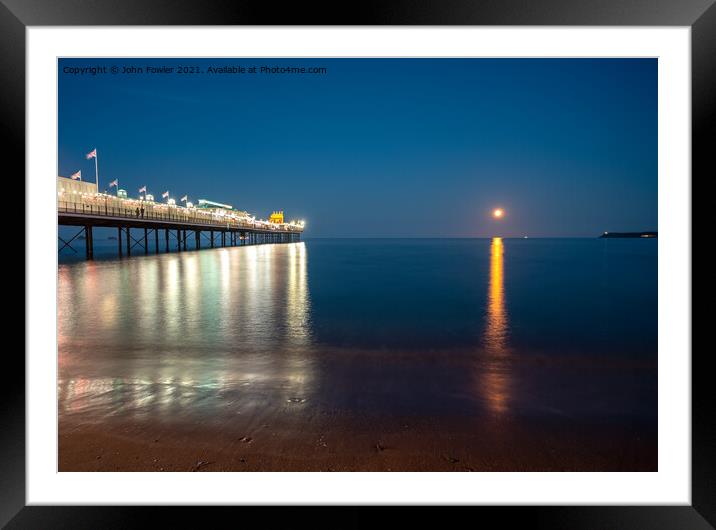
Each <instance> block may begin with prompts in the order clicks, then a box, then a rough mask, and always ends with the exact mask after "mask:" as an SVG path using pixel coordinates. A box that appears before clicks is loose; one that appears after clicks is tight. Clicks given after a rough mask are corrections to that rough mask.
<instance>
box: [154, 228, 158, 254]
mask: <svg viewBox="0 0 716 530" xmlns="http://www.w3.org/2000/svg"><path fill="white" fill-rule="evenodd" d="M154 253H155V254H159V229H158V228H155V229H154Z"/></svg>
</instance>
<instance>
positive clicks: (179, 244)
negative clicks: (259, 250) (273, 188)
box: [57, 194, 303, 259]
mask: <svg viewBox="0 0 716 530" xmlns="http://www.w3.org/2000/svg"><path fill="white" fill-rule="evenodd" d="M59 199H60V200H58V202H57V224H58V225H59V226H76V227H80V230H79V231H78V232H77V233H76V234H75V235H74V236H73V237H72V238H70V239H68V240H65V239H63V238H62V237H59V236H58V237H59V240H60V244H59V251H62V250H63V249H65V248H69V249H71V250H73V251H75V252H77V251H76V250H75V249H74V247H73V246H72V243H73V242H74V241H76V240H82V238H84V246H85V255H86V257H87V259H93V257H94V248H93V247H94V240H93V229H94V228H98V227H102V228H116V229H117V253H118V255H119V256H120V257H123V256H125V255H126V256H131V255H132V254H133V253H137V252H139V253H143V254H149V253H150V252H153V253H157V254H158V253H159V252H160V251H162V250H163V251H164V252H170V251H171V250H177V251H183V250H187V240H188V238H190V237H192V236H193V238H194V241H195V245H194V246H195V248H196V249H201V248H207V247H208V248H214V247H216V246H220V247H224V246H242V245H257V244H267V243H292V242H296V241H300V240H301V233H302V232H303V226H302V225H301V224H298V223H280V224H278V223H270V222H268V221H263V220H257V219H254V218H252V217H249V216H247V215H238V214H234V213H233V212H231V211H227V212H220V211H205V210H202V209H200V208H184V207H179V206H174V205H169V204H161V203H154V202H148V201H141V200H135V199H122V198H117V197H114V196H111V195H105V194H97V195H91V196H82V197H69V199H70V200H67V201H65V200H62V197H60V198H59Z"/></svg>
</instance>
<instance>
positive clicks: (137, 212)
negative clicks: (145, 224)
mask: <svg viewBox="0 0 716 530" xmlns="http://www.w3.org/2000/svg"><path fill="white" fill-rule="evenodd" d="M134 213H136V214H137V219H139V206H137V209H136V210H135V212H134Z"/></svg>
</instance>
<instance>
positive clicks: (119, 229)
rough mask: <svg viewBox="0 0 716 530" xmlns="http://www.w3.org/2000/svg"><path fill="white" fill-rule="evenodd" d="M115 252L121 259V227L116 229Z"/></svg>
mask: <svg viewBox="0 0 716 530" xmlns="http://www.w3.org/2000/svg"><path fill="white" fill-rule="evenodd" d="M117 250H119V257H120V258H121V257H122V227H121V226H118V227H117Z"/></svg>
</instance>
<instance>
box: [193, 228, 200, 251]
mask: <svg viewBox="0 0 716 530" xmlns="http://www.w3.org/2000/svg"><path fill="white" fill-rule="evenodd" d="M194 240H195V243H196V249H197V250H199V249H200V248H201V231H199V230H194Z"/></svg>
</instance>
